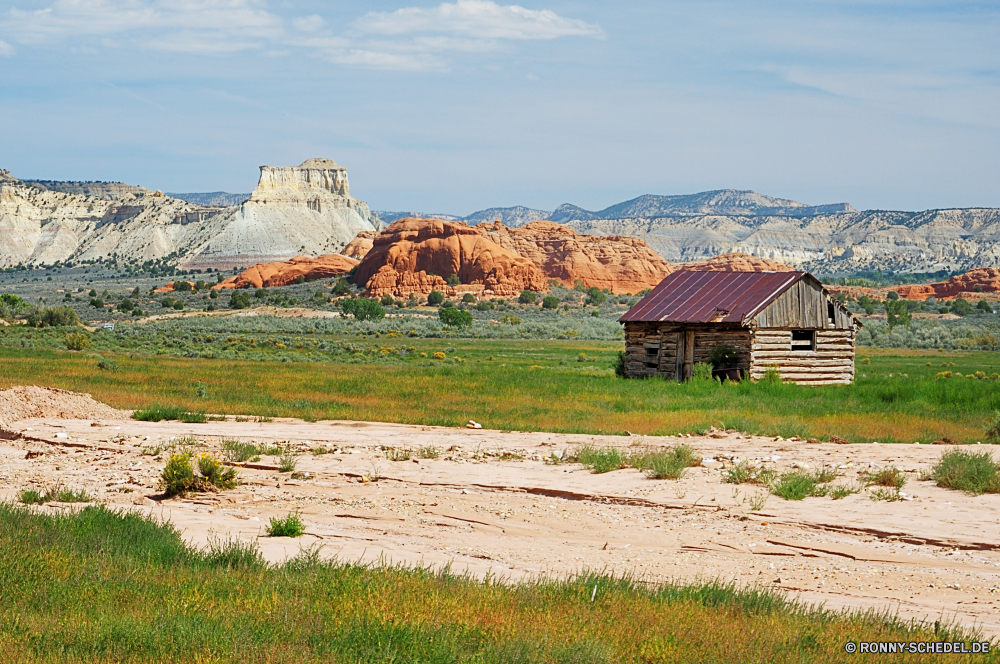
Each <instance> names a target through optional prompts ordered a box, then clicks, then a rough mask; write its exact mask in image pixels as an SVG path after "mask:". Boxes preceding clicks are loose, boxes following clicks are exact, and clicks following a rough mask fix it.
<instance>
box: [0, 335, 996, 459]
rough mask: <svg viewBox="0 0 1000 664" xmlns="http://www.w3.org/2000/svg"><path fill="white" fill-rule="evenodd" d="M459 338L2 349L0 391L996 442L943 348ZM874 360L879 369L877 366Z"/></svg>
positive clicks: (984, 360) (454, 418)
mask: <svg viewBox="0 0 1000 664" xmlns="http://www.w3.org/2000/svg"><path fill="white" fill-rule="evenodd" d="M433 341H434V340H423V339H422V340H414V342H413V343H417V342H420V343H422V344H423V347H424V348H427V349H428V350H430V349H433V348H436V347H444V344H441V343H440V342H436V343H438V344H439V346H433V345H431V343H432V342H433ZM449 343H454V344H455V346H456V349H455V351H456V353H460V354H463V355H466V356H467V357H468V358H469V360H468V361H467V362H466V363H464V364H443V363H440V362H431V361H429V360H428V361H425V362H424V363H423V364H421V363H419V362H416V361H415V363H412V364H397V365H347V364H329V363H326V364H319V363H308V362H300V363H295V364H291V363H289V364H281V363H273V362H272V363H268V362H250V361H236V360H233V361H222V360H206V359H189V358H157V359H152V358H141V357H135V358H128V359H125V358H119V362H120V363H121V364H122V365H123V367H124V368H125V369H126V370H123V371H121V372H117V373H112V372H102V371H98V370H97V369H96V368H95V367H94V366H93V363H92V362H89V361H87V359H86V358H81V357H77V356H73V355H72V354H70V353H62V354H57V353H54V352H51V351H37V350H34V351H33V350H20V351H13V350H9V349H0V359H2V360H3V361H2V362H0V386H9V385H16V384H22V383H34V384H40V385H50V386H52V387H59V388H63V389H70V390H76V391H82V392H89V393H91V394H93V395H94V396H95V398H97V399H99V400H101V401H104V402H106V403H109V404H111V405H113V406H116V407H119V408H129V409H140V411H145V410H149V411H152V412H153V413H154V414H156V416H157V417H160V416H162V417H166V416H167V415H171V416H172V417H179V416H180V415H179V414H177V413H183V412H188V413H198V412H201V411H208V412H217V413H223V412H224V413H230V414H235V415H244V416H251V415H253V416H267V417H277V416H282V417H302V416H303V414H308V416H309V417H310V418H314V419H359V420H370V421H392V422H401V423H412V424H428V425H444V426H462V425H464V424H465V422H467V421H468V419H469V418H470V417H473V418H474V419H476V421H477V422H481V423H482V424H483V426H485V427H488V428H497V429H516V430H522V431H538V430H542V431H559V432H567V433H623V432H625V431H630V432H632V433H640V434H672V433H677V432H689V433H697V432H701V431H703V430H705V429H707V428H708V427H710V426H717V427H719V426H723V425H724V426H725V428H735V429H739V430H742V431H746V432H749V433H756V434H763V435H780V436H784V437H786V438H787V437H791V436H793V435H798V436H801V437H814V438H820V439H823V438H827V437H829V436H832V435H837V436H840V437H842V438H845V439H847V440H849V441H853V442H872V441H873V440H877V441H879V442H910V443H912V442H914V441H921V442H926V443H930V442H933V441H935V440H940V439H942V438H944V437H948V438H951V439H953V440H956V441H959V442H973V443H974V442H976V441H980V440H983V441H985V436H986V427H987V426H988V425H989V424H990V422H991V420H992V417H993V414H994V412H996V411H998V410H1000V389H997V383H996V382H994V381H988V380H967V379H949V380H935V379H934V371H933V370H935V369H938V367H936V366H935V367H931V368H930V369H927V368H926V367H924V364H925V362H921V361H920V360H926V359H927V358H933V359H935V360H940V359H941V357H942V355H940V354H938V355H934V354H926V353H925V354H922V355H921V354H916V353H914V354H911V355H905V356H898V357H897V356H893V357H888V358H884V359H880V358H876V360H875V361H874V363H873V364H871V365H866V366H865V367H864V368H862V369H859V372H867V377H865V378H862V377H859V378H858V380H857V383H856V384H855V385H844V386H839V385H832V386H824V387H805V386H798V385H791V384H781V383H777V384H766V383H752V382H750V381H743V382H742V383H740V384H739V385H734V386H729V385H726V386H720V385H718V384H717V383H714V382H711V381H704V382H693V383H689V384H686V385H678V384H676V383H673V382H670V381H665V380H661V379H650V380H623V379H619V378H617V377H616V376H614V374H613V373H612V371H611V369H610V361H611V358H612V353H610V352H606V353H605V354H606V355H607V363H608V368H605V369H603V370H602V371H595V370H593V369H592V368H591V367H587V371H582V370H577V369H576V368H575V367H571V368H568V369H567V368H565V367H563V366H561V365H560V364H559V361H561V360H560V358H564V357H570V358H572V357H573V356H572V355H570V353H571V352H572V351H574V350H577V351H578V350H579V349H580V348H586V349H587V354H588V356H590V355H591V354H592V353H594V354H598V353H597V352H596V351H594V349H593V348H592V345H593V344H591V345H586V344H582V342H566V341H555V340H552V341H545V342H538V341H523V342H517V343H516V344H515V342H511V344H510V348H511V350H510V351H508V353H507V357H498V358H497V359H495V360H492V361H491V360H490V359H489V357H490V355H489V354H488V353H494V354H495V353H497V347H496V346H495V345H493V342H490V341H488V340H461V341H457V340H456V341H451V340H449ZM460 345H461V346H462V347H461V348H458V346H460ZM418 348H419V346H418ZM609 348H611V346H609ZM477 354H478V356H477ZM952 355H954V354H948V355H947V357H949V358H950V357H951V356H952ZM996 355H997V354H996V353H992V354H991V353H978V354H977V353H971V352H970V353H966V354H964V355H963V356H962V357H959V358H957V359H960V360H962V362H963V363H964V364H967V365H972V366H982V367H984V371H986V370H989V371H992V370H994V365H990V364H989V363H991V362H994V363H996V362H1000V360H998V358H997V357H995V356H996ZM407 357H410V355H408V356H407ZM408 361H409V360H408ZM573 364H578V363H575V362H574V363H573ZM937 364H940V361H938V362H937ZM531 366H542V367H543V368H542V370H532V369H530V367H531ZM873 367H874V368H873ZM995 368H1000V364H997V365H995ZM876 369H877V370H878V371H879V372H881V373H879V374H877V375H875V374H874V372H875V371H876ZM921 372H923V373H921ZM890 373H891V374H892V377H891V378H890V377H889V374H890ZM903 373H906V374H907V375H906V376H905V377H904V376H903ZM193 381H201V382H203V383H205V384H206V385H208V386H209V390H208V394H209V396H208V397H207V398H201V397H198V396H197V395H196V394H195V393H194V392H193V391H192V390H191V384H192V382H193ZM158 404H173V405H174V406H175V407H176V409H177V411H174V412H172V413H167V412H165V409H163V408H158V407H157V405H158Z"/></svg>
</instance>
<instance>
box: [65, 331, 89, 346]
mask: <svg viewBox="0 0 1000 664" xmlns="http://www.w3.org/2000/svg"><path fill="white" fill-rule="evenodd" d="M64 343H65V344H66V348H67V349H69V350H87V349H88V348H90V337H88V336H87V335H86V334H84V333H83V332H67V333H66V338H65V340H64Z"/></svg>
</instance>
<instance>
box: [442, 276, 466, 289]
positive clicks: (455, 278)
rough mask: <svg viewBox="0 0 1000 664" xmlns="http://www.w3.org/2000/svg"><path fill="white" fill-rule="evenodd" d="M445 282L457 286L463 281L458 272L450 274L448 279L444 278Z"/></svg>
mask: <svg viewBox="0 0 1000 664" xmlns="http://www.w3.org/2000/svg"><path fill="white" fill-rule="evenodd" d="M444 282H445V283H446V284H448V285H449V286H457V285H459V284H460V283H462V280H461V279H459V277H458V275H457V274H451V275H449V276H448V278H447V279H445V280H444Z"/></svg>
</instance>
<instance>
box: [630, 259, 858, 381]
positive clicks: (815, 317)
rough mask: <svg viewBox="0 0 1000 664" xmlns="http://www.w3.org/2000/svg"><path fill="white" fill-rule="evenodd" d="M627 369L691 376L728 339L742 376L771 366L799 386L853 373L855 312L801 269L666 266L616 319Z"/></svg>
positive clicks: (645, 373) (753, 376) (753, 375)
mask: <svg viewBox="0 0 1000 664" xmlns="http://www.w3.org/2000/svg"><path fill="white" fill-rule="evenodd" d="M619 321H620V322H622V323H624V325H625V375H626V376H627V377H629V378H639V377H644V376H663V377H664V378H671V379H674V380H679V381H686V380H688V379H689V378H690V377H691V371H692V367H693V366H694V364H695V363H696V362H708V361H709V355H710V354H711V352H712V350H713V349H714V348H715V347H716V346H717V345H719V344H726V345H728V346H730V347H731V348H733V349H735V351H736V358H737V359H736V368H738V369H739V375H740V376H741V377H749V378H750V379H752V380H757V379H760V378H762V377H763V376H764V374H765V372H766V371H767V370H768V369H770V368H774V369H776V370H777V371H778V372H779V374H780V375H781V377H782V379H783V380H787V381H792V382H795V383H799V384H800V385H833V384H850V383H851V382H852V381H853V380H854V336H855V332H856V331H857V329H858V328H859V327H860V326H861V324H860V323H859V322H858V320H857V318H855V317H854V315H853V314H852V313H851V312H850V311H848V310H847V308H846V307H844V306H843V305H842V304H841V303H840V302H838V301H836V300H834V299H833V298H832V297H831V296H830V294H829V293H827V292H826V290H825V289H824V288H823V285H822V284H820V282H819V280H818V279H816V278H815V277H814V276H812V275H811V274H809V273H807V272H695V271H691V270H678V271H676V272H672V273H671V274H670V275H668V276H667V278H666V279H664V280H663V281H662V282H660V284H659V285H658V286H657V287H656V288H654V289H653V290H652V291H650V292H649V294H648V295H646V296H645V297H644V298H642V299H641V300H640V301H639V302H638V303H636V305H635V306H634V307H632V308H631V309H629V310H628V311H627V312H626V313H625V315H624V316H622V317H621V318H620V319H619Z"/></svg>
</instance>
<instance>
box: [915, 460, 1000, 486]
mask: <svg viewBox="0 0 1000 664" xmlns="http://www.w3.org/2000/svg"><path fill="white" fill-rule="evenodd" d="M998 475H1000V465H998V464H997V463H996V462H995V461H994V460H993V456H992V455H991V454H990V453H989V452H985V451H984V452H966V451H965V450H949V451H948V452H945V453H944V454H942V455H941V459H940V460H939V461H938V462H937V463H936V464H934V466H933V467H932V468H931V479H932V480H934V482H935V483H936V484H937V485H938V486H939V487H943V488H945V489H956V490H958V491H964V492H966V493H970V494H972V495H979V494H983V493H1000V476H998Z"/></svg>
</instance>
